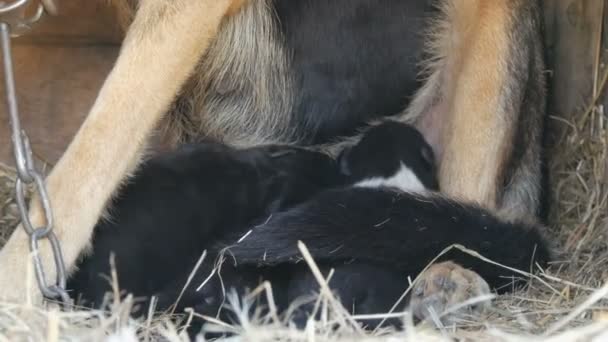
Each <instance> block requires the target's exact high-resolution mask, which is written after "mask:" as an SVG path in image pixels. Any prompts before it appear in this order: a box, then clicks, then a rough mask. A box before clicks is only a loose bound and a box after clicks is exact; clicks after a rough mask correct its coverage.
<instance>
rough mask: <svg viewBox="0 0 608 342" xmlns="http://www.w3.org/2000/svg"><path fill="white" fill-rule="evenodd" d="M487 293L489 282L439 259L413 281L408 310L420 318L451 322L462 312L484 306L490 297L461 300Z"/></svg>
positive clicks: (436, 321) (470, 312)
mask: <svg viewBox="0 0 608 342" xmlns="http://www.w3.org/2000/svg"><path fill="white" fill-rule="evenodd" d="M489 293H490V287H489V286H488V283H486V281H485V280H483V279H482V278H481V277H480V276H479V275H478V274H477V273H475V272H473V271H471V270H467V269H465V268H463V267H462V266H460V265H457V264H455V263H453V262H449V261H448V262H442V263H439V264H436V265H433V266H431V267H430V268H429V269H428V270H426V271H425V272H424V273H423V274H422V276H421V277H420V279H419V280H418V281H417V282H416V283H415V284H414V288H413V293H412V296H411V299H410V310H411V312H412V313H413V314H414V317H416V318H418V319H420V320H430V321H432V322H433V323H435V324H436V325H439V324H442V325H451V324H454V323H455V322H456V321H457V319H458V317H459V316H461V315H463V314H469V315H470V314H478V313H480V312H482V311H483V310H485V309H486V308H487V307H488V306H489V305H490V301H491V300H490V299H485V300H482V301H475V303H472V304H468V305H462V303H463V302H466V301H467V300H471V299H473V298H476V297H479V296H483V295H488V294H489Z"/></svg>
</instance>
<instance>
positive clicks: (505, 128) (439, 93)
mask: <svg viewBox="0 0 608 342" xmlns="http://www.w3.org/2000/svg"><path fill="white" fill-rule="evenodd" d="M513 6H514V3H513V2H510V1H468V0H449V1H445V2H443V4H442V8H441V10H442V13H443V17H441V18H438V19H437V21H436V22H435V25H433V31H432V32H430V39H429V43H428V49H429V55H430V56H431V59H429V60H427V61H426V64H425V66H426V70H425V71H426V72H427V79H426V83H425V85H424V86H423V87H422V88H421V89H420V90H419V91H418V93H417V96H416V97H415V98H414V100H413V101H412V103H411V106H410V107H409V108H408V110H407V111H406V112H405V113H404V116H403V120H405V121H413V120H417V119H418V118H419V117H420V116H422V115H428V113H429V112H431V113H432V114H431V115H430V116H432V115H442V116H443V118H442V119H441V124H440V125H439V127H433V129H434V130H435V132H433V134H431V133H429V132H428V130H429V129H428V128H427V127H426V122H425V119H426V120H429V117H426V118H423V119H422V120H420V121H419V122H418V126H419V128H420V129H421V130H422V131H423V132H424V133H425V135H431V140H432V139H434V138H436V139H440V141H437V142H436V144H434V145H440V146H442V147H444V148H443V149H442V150H441V151H439V155H438V157H439V160H440V171H439V172H440V174H439V179H440V187H441V189H442V191H444V192H445V193H447V194H448V195H450V196H452V197H456V198H460V199H463V200H469V201H475V202H478V203H480V204H482V205H484V206H486V207H488V208H490V209H496V208H497V191H498V188H497V187H498V184H497V183H496V181H497V180H498V179H500V176H501V172H502V169H503V168H504V167H505V165H504V163H505V161H506V159H507V158H508V155H509V153H510V150H509V149H510V145H511V143H512V140H511V139H512V137H511V135H512V134H513V133H512V132H513V130H514V127H513V125H514V123H515V120H516V119H517V117H516V113H510V112H506V111H507V109H506V107H505V106H504V105H503V104H502V103H501V101H502V100H503V97H504V96H508V94H506V92H507V91H508V90H507V89H505V83H506V81H507V80H506V79H505V75H506V74H507V67H508V65H507V63H506V61H505V58H506V57H507V56H509V44H510V40H509V37H508V36H507V32H509V31H508V28H509V25H510V15H511V12H512V11H513ZM436 112H438V114H435V113H436ZM434 121H437V120H434Z"/></svg>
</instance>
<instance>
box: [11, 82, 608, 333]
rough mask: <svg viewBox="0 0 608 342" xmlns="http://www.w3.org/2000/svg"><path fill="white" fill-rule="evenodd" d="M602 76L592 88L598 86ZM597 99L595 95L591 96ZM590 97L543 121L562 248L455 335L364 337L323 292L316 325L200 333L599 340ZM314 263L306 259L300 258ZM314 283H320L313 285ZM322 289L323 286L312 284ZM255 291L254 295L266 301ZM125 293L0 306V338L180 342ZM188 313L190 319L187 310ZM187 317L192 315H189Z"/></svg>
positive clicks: (595, 128) (604, 237) (606, 204)
mask: <svg viewBox="0 0 608 342" xmlns="http://www.w3.org/2000/svg"><path fill="white" fill-rule="evenodd" d="M607 78H608V73H606V76H604V77H603V78H602V79H601V80H600V82H598V83H599V84H600V87H599V89H603V88H604V86H605V83H606V79H607ZM599 93H601V92H599ZM597 100H598V99H594V100H593V102H592V103H590V104H589V106H588V107H587V108H586V109H584V110H583V111H582V112H581V114H579V115H574V116H572V118H573V119H571V120H567V119H565V118H557V117H552V118H551V119H552V121H553V123H552V125H550V126H561V128H562V129H560V131H561V135H559V137H558V138H557V140H556V141H555V143H554V144H553V146H555V147H554V148H551V149H550V151H549V152H550V155H551V162H550V171H551V172H550V174H551V180H550V183H551V185H550V188H551V191H552V204H551V207H552V210H551V215H550V216H551V217H550V223H551V224H550V226H551V228H552V229H551V231H552V238H554V239H555V240H556V241H557V242H558V244H559V246H560V250H561V254H560V255H559V257H558V259H557V261H555V262H554V263H553V264H552V265H551V267H549V268H548V269H547V270H540V272H537V273H536V274H537V275H536V276H531V275H529V274H523V275H522V277H528V278H530V282H529V285H528V286H527V287H526V288H525V289H521V290H518V291H516V292H514V293H511V294H508V295H503V296H500V297H498V298H496V299H495V301H494V306H493V308H492V309H490V310H489V311H487V312H486V313H484V314H483V315H482V317H476V318H471V319H463V321H462V322H460V324H459V328H460V329H454V327H442V328H440V329H434V328H432V327H430V326H425V325H419V326H416V327H413V326H412V324H411V322H410V321H409V316H407V315H404V314H403V313H397V314H400V315H403V317H404V320H405V323H406V324H405V329H404V330H403V331H376V332H372V333H370V332H363V331H361V330H360V328H359V327H358V326H357V325H356V324H354V323H353V317H352V316H350V315H349V314H348V312H347V311H346V310H344V309H343V308H341V307H340V306H339V305H338V303H336V301H335V299H333V297H332V296H331V294H330V293H327V292H325V291H323V290H322V291H321V295H320V296H319V299H318V300H319V303H320V304H319V310H321V311H322V312H323V313H324V314H323V315H322V319H321V320H319V321H316V322H312V321H311V322H310V324H309V326H308V327H307V328H306V329H305V330H303V331H298V330H296V329H294V328H293V327H290V326H289V324H288V319H287V318H286V317H277V316H276V315H274V314H272V311H271V313H270V314H267V315H254V316H253V317H249V316H247V315H245V314H240V315H239V317H240V320H241V321H240V323H239V325H230V324H227V323H225V322H218V321H216V320H214V319H213V318H209V317H207V320H208V321H209V329H215V330H220V331H225V332H232V333H236V337H235V338H234V339H239V340H260V341H261V340H263V341H267V340H274V341H311V340H315V341H353V340H361V341H380V340H382V341H401V340H403V341H405V340H412V341H444V340H450V339H451V338H454V337H456V338H458V339H460V340H474V341H532V340H533V341H537V340H546V341H602V340H608V300H607V299H606V298H608V287H606V286H605V285H604V283H605V280H606V279H607V275H608V267H607V266H606V265H607V264H606V263H607V262H608V248H607V244H608V229H607V228H608V184H607V179H608V177H607V176H608V175H607V170H608V164H607V163H608V160H607V159H606V153H607V151H608V149H607V144H608V135H607V134H608V133H607V131H606V127H605V125H606V124H605V115H604V112H603V108H602V106H599V105H596V102H597ZM14 179H15V173H14V170H13V169H11V168H9V167H6V166H3V165H0V246H1V245H2V244H3V243H4V242H5V239H6V238H7V236H8V234H9V232H10V230H11V229H12V228H13V227H14V226H15V225H16V223H17V222H18V212H17V210H16V206H15V204H14V200H13V189H14ZM308 262H309V263H310V265H311V267H314V263H313V261H312V260H308ZM319 281H320V282H321V284H323V279H319ZM321 289H323V287H322V286H321ZM268 294H269V291H268V288H267V287H262V288H260V289H259V291H258V295H268ZM228 299H229V301H230V302H231V303H232V307H234V308H235V310H236V311H237V312H241V313H242V312H244V311H247V310H246V307H247V305H248V300H250V299H247V298H245V299H242V298H241V299H238V298H235V297H233V296H228ZM132 304H133V301H132V299H131V298H130V297H127V299H126V300H123V301H122V302H119V301H115V302H112V303H110V305H109V306H108V307H109V308H110V309H109V310H107V311H85V310H82V311H79V310H76V311H72V312H60V311H57V310H55V309H53V308H52V307H51V308H47V309H42V308H38V307H34V306H31V305H12V304H10V303H0V340H11V341H14V340H28V339H33V340H45V339H46V340H59V339H61V340H87V341H91V340H102V339H104V338H110V340H112V341H132V340H136V339H143V340H149V339H157V338H162V339H165V340H169V341H185V340H187V337H186V335H185V334H184V332H183V331H182V330H180V329H178V328H176V326H175V325H173V324H172V323H170V322H169V320H168V318H169V317H168V316H167V315H166V314H165V315H160V316H158V315H157V316H153V315H150V316H149V317H148V319H146V320H140V321H137V320H134V319H132V318H130V317H129V315H128V312H129V308H130V307H131V305H132ZM192 315H195V313H192ZM190 318H192V317H190Z"/></svg>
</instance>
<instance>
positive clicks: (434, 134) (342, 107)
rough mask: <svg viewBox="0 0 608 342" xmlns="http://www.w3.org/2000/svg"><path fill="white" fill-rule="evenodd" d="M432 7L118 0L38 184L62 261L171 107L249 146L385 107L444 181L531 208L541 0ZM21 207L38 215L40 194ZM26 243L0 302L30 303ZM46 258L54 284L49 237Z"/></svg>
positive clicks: (540, 99) (454, 190) (347, 122)
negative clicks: (65, 138) (77, 109)
mask: <svg viewBox="0 0 608 342" xmlns="http://www.w3.org/2000/svg"><path fill="white" fill-rule="evenodd" d="M430 2H431V0H429V1H428V2H426V3H425V2H420V1H418V0H407V1H402V0H385V1H382V2H374V1H365V0H357V1H350V0H348V1H347V0H339V1H332V2H322V1H318V0H301V1H290V0H273V1H271V0H257V1H246V0H199V1H190V0H173V1H163V0H139V1H137V0H114V3H115V4H116V5H117V7H118V8H121V9H122V10H123V11H122V12H121V13H122V15H121V18H123V19H125V22H127V23H128V31H127V33H126V36H125V40H124V44H123V47H122V49H121V52H120V55H119V57H118V60H117V62H116V65H115V66H114V68H113V70H112V72H111V73H110V75H109V76H108V78H107V80H106V82H105V83H104V86H103V87H102V89H101V91H100V93H99V96H98V98H97V100H96V102H95V104H94V105H93V108H92V109H91V112H90V114H89V115H88V117H87V119H86V121H85V122H84V124H83V125H82V127H81V129H80V130H79V131H78V133H77V135H76V136H75V138H74V140H73V141H72V143H71V144H70V146H69V147H68V149H67V151H66V152H65V154H64V156H63V157H62V158H61V160H60V161H59V162H58V163H57V165H56V166H55V168H54V169H53V171H52V173H51V174H50V175H49V177H48V178H47V186H48V191H49V193H50V196H51V203H52V208H53V212H54V217H55V222H56V226H55V233H56V234H57V236H58V238H59V239H60V241H61V242H62V246H63V252H64V259H65V261H66V264H67V266H68V268H69V269H72V268H73V266H74V263H75V261H76V258H77V257H78V255H79V254H80V253H81V252H82V251H83V249H84V248H85V247H86V246H87V244H88V243H89V241H90V238H91V236H92V233H93V227H94V225H95V223H96V222H97V220H98V218H99V217H100V215H101V214H102V212H103V210H104V208H105V206H106V203H107V202H108V200H109V199H110V197H111V196H112V194H113V193H114V192H115V191H116V189H117V188H118V187H119V185H120V184H121V182H122V181H123V180H124V179H125V178H126V177H127V175H128V174H129V173H131V172H132V171H134V170H135V168H136V166H137V165H138V163H139V161H140V159H141V157H142V154H143V151H144V147H145V145H146V142H147V141H148V139H149V138H150V136H151V135H152V134H153V131H154V129H155V127H157V125H158V124H159V122H160V121H161V119H162V117H163V115H164V114H165V113H166V112H167V111H168V110H171V112H172V114H171V115H170V116H168V118H169V121H170V122H171V123H172V124H173V127H174V128H175V127H177V128H178V129H173V130H172V131H173V132H177V133H176V134H177V136H179V137H180V139H185V140H192V139H196V138H198V137H200V136H211V137H215V138H218V139H220V140H222V141H224V142H227V143H230V144H234V145H245V146H250V145H254V144H257V143H262V142H275V143H276V142H284V143H300V144H310V143H321V142H327V141H328V140H330V139H331V138H333V137H334V136H335V135H340V134H349V133H352V132H354V129H355V128H356V127H357V126H358V125H359V124H361V123H363V122H365V121H367V120H370V119H373V118H376V117H379V116H383V115H390V114H396V115H397V117H398V118H399V119H400V120H403V121H408V122H415V123H416V124H417V125H418V127H420V128H421V130H422V131H423V132H424V134H425V136H426V137H427V139H428V140H429V141H430V142H431V145H432V146H433V148H434V150H435V152H436V155H437V156H438V158H439V183H440V186H441V189H442V191H444V192H445V193H446V194H448V195H449V196H453V197H458V198H461V199H464V200H471V201H474V202H478V203H479V204H480V205H482V206H484V207H486V208H488V209H490V210H499V211H501V212H502V213H504V214H506V215H510V216H531V217H533V216H534V215H535V214H536V211H537V208H538V202H539V184H540V181H539V180H540V134H541V130H542V127H541V122H542V120H541V115H542V113H543V111H544V77H543V73H542V69H543V61H542V58H541V57H542V53H541V52H542V46H541V39H540V22H539V13H538V3H537V1H528V0H498V1H485V0H440V1H436V3H435V4H434V5H436V6H431V3H430ZM433 2H435V1H433ZM421 27H422V28H423V29H424V31H425V32H426V33H425V34H420V31H421ZM376 34H377V35H376ZM423 46H424V47H426V48H425V49H423ZM423 51H424V52H426V54H422V53H421V52H423ZM418 65H419V66H420V67H419V68H417V66H418ZM418 71H423V72H424V75H425V78H424V79H423V80H420V82H418V81H417V80H416V79H415V78H414V75H415V74H416V73H417V72H418ZM337 100H342V101H337ZM328 104H330V105H331V104H337V105H335V107H330V106H329V105H328ZM402 108H404V109H403V110H401V109H402ZM179 128H181V129H179ZM334 146H335V145H334ZM328 150H335V149H333V148H331V146H330V147H328ZM30 217H31V219H32V221H33V222H34V223H35V224H41V223H43V215H42V211H41V208H40V205H39V204H38V201H37V200H33V201H32V207H31V209H30ZM27 241H28V239H27V237H26V236H25V234H24V232H23V231H22V230H21V229H17V231H16V232H15V233H14V234H13V236H12V237H11V238H10V240H9V241H8V243H7V244H6V246H5V248H4V249H3V250H2V251H1V252H0V269H2V273H0V296H1V297H3V298H5V299H11V300H17V299H23V298H24V297H25V291H24V288H25V282H26V276H25V274H26V272H25V270H26V269H27V263H28V262H29V260H28V258H27V257H26V255H27V251H28V247H27V244H28V242H27ZM41 253H42V260H43V262H44V266H45V270H46V276H47V277H48V279H49V281H52V279H53V278H54V276H55V271H54V270H53V266H52V257H51V254H50V249H49V248H48V246H47V245H46V244H43V245H42V248H41ZM15 275H23V276H22V277H15ZM35 295H37V293H35Z"/></svg>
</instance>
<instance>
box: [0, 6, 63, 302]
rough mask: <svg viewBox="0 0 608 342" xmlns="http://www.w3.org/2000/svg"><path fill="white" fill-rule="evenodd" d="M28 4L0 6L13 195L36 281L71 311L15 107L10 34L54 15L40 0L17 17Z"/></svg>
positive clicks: (46, 204) (38, 178) (42, 190)
mask: <svg viewBox="0 0 608 342" xmlns="http://www.w3.org/2000/svg"><path fill="white" fill-rule="evenodd" d="M28 1H29V0H16V1H13V2H11V3H8V4H7V3H6V2H0V45H1V49H2V57H3V68H4V83H5V91H6V103H7V108H8V114H9V117H10V122H11V130H12V136H11V138H12V142H13V153H14V156H15V164H16V166H17V182H16V183H15V193H16V198H17V207H18V208H19V213H20V215H21V223H22V225H23V229H24V230H25V232H26V233H27V235H28V236H29V239H30V243H29V245H30V250H31V252H32V255H33V257H32V258H33V263H34V270H35V273H36V281H37V282H38V287H39V288H40V291H41V292H42V294H43V296H44V297H45V298H47V299H54V300H58V301H60V302H61V303H62V305H63V307H64V308H66V309H67V308H69V307H71V299H70V297H69V295H68V293H67V291H66V289H65V287H66V273H65V263H64V261H63V253H62V251H61V244H60V243H59V239H57V236H56V235H55V233H54V232H53V213H52V211H51V203H50V200H49V196H48V193H47V190H46V186H45V183H44V179H43V177H42V175H40V173H39V172H38V171H37V170H36V167H35V165H34V162H33V158H32V149H31V146H30V143H29V139H28V138H27V135H26V134H25V131H23V130H22V129H21V123H20V121H19V109H18V107H17V96H16V92H15V77H14V75H13V61H12V52H11V42H10V39H11V32H14V31H15V30H17V31H19V30H23V29H24V28H25V29H29V26H30V25H31V24H32V23H34V22H36V21H37V20H38V19H40V16H41V15H42V12H43V11H44V10H46V11H47V12H49V13H54V12H55V11H56V7H55V4H54V2H53V0H40V2H38V7H37V11H36V13H35V14H34V15H33V16H32V17H30V18H23V17H21V16H19V15H17V14H16V12H17V10H20V9H22V8H23V6H24V5H25V4H27V2H28ZM30 184H33V185H34V191H35V194H37V195H38V196H37V197H35V198H38V199H39V200H40V202H41V205H42V210H43V212H44V218H45V222H46V223H45V224H44V225H43V226H42V227H36V228H34V226H33V224H32V222H31V221H30V218H29V209H28V207H27V203H26V200H25V186H26V185H30ZM40 240H47V241H48V242H49V244H50V246H51V252H52V255H53V261H54V264H55V271H56V274H57V278H56V281H55V284H48V283H47V281H46V274H45V271H44V266H43V263H42V259H41V256H40V248H39V242H40Z"/></svg>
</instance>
